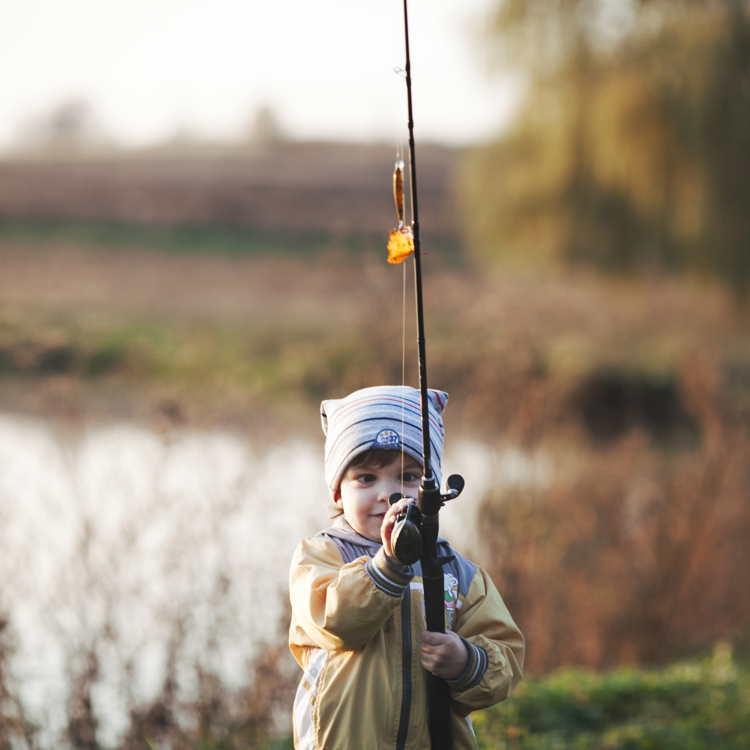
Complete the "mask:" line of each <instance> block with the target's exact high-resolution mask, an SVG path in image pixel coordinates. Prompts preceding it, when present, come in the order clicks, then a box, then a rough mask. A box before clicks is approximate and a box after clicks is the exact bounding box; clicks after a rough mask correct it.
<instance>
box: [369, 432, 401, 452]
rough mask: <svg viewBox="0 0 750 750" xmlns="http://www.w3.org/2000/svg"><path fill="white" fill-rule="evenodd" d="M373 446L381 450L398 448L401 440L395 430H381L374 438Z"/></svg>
mask: <svg viewBox="0 0 750 750" xmlns="http://www.w3.org/2000/svg"><path fill="white" fill-rule="evenodd" d="M375 445H380V446H382V447H383V448H398V447H399V445H401V438H400V437H399V434H398V433H397V432H396V431H395V430H381V431H380V432H379V433H378V436H377V437H376V438H375Z"/></svg>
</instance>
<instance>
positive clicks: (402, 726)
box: [396, 589, 412, 750]
mask: <svg viewBox="0 0 750 750" xmlns="http://www.w3.org/2000/svg"><path fill="white" fill-rule="evenodd" d="M401 684H402V688H403V690H402V693H401V718H400V719H399V724H398V735H397V738H396V750H404V748H405V747H406V735H407V734H408V732H409V714H410V712H411V689H412V684H411V590H410V589H407V590H406V593H405V594H404V598H403V599H402V600H401Z"/></svg>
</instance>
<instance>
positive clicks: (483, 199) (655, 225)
mask: <svg viewBox="0 0 750 750" xmlns="http://www.w3.org/2000/svg"><path fill="white" fill-rule="evenodd" d="M611 5H612V4H611V3H609V4H608V3H605V2H594V3H584V2H582V1H580V0H571V1H570V2H563V3H558V4H555V5H554V6H553V5H551V4H549V3H541V2H536V3H534V2H531V3H520V2H515V1H514V0H507V2H505V3H503V4H502V5H501V9H500V11H499V13H498V16H497V24H496V27H495V29H496V31H497V32H498V33H499V34H500V35H501V37H502V39H503V43H504V44H505V45H506V47H507V49H508V50H516V51H517V58H518V59H520V60H524V61H526V65H527V69H528V70H530V71H531V73H532V77H531V89H530V94H529V98H528V101H527V104H526V107H525V109H524V110H523V112H522V115H521V117H520V119H519V121H518V123H517V124H516V126H515V128H514V129H513V130H512V131H511V132H510V133H508V134H507V135H506V136H505V137H504V138H503V139H501V140H500V141H499V142H497V143H495V144H493V145H490V146H488V147H485V148H483V149H480V150H479V151H478V152H477V153H476V154H475V155H474V157H473V158H472V160H470V162H469V164H468V167H467V173H466V174H467V176H466V190H465V191H464V195H465V197H466V210H467V215H468V216H469V218H470V225H469V228H468V232H469V239H470V242H471V244H472V245H473V246H474V247H475V248H477V249H478V250H479V251H480V252H481V253H483V254H484V255H485V257H491V258H497V257H502V258H504V259H505V260H506V261H507V260H508V259H515V261H516V262H518V261H520V260H521V259H522V262H523V263H524V264H526V265H528V264H529V263H531V264H537V265H540V264H549V263H551V262H566V263H575V264H585V265H590V266H594V267H597V268H600V269H604V270H607V271H611V272H618V273H622V272H628V273H632V272H639V271H643V270H648V271H683V270H688V271H693V272H697V273H701V274H707V275H711V276H714V277H716V278H718V279H720V280H722V281H723V282H725V283H726V284H727V285H729V286H730V287H731V288H732V289H733V290H734V291H735V292H736V293H737V294H738V295H739V296H743V295H745V294H746V293H747V292H748V288H749V287H748V285H749V284H750V215H749V214H748V212H747V211H746V209H745V207H746V206H747V205H748V204H749V202H750V77H749V76H748V73H747V70H748V67H749V65H750V17H749V16H748V14H747V12H746V11H745V10H744V8H742V7H741V6H740V5H738V4H735V3H732V2H723V3H682V2H677V1H676V0H671V1H669V2H668V1H666V0H662V1H660V2H650V3H645V2H633V3H632V4H631V7H630V9H631V14H630V15H629V18H630V20H629V21H628V22H627V23H626V22H623V23H621V24H619V25H617V24H613V23H612V21H611V19H610V21H607V18H608V16H607V13H608V12H610V11H611V10H612V9H611V7H609V6H611ZM608 8H609V10H607V9H608ZM566 30H567V31H566ZM614 30H616V32H617V33H615V31H614ZM542 39H547V43H546V44H545V45H542V47H541V48H542V49H544V50H545V54H542V55H540V56H539V58H541V59H537V57H535V56H532V55H530V54H529V50H530V49H538V48H539V45H540V44H541V40H542ZM534 45H536V46H534ZM522 49H525V50H526V54H525V55H523V54H521V50H522Z"/></svg>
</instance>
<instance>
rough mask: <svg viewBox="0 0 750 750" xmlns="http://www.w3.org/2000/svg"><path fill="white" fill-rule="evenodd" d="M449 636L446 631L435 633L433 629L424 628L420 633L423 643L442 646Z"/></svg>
mask: <svg viewBox="0 0 750 750" xmlns="http://www.w3.org/2000/svg"><path fill="white" fill-rule="evenodd" d="M448 637H449V636H446V634H445V633H433V632H432V631H431V630H423V631H422V632H421V633H420V638H421V639H422V645H427V646H441V645H442V644H443V643H445V641H446V638H448Z"/></svg>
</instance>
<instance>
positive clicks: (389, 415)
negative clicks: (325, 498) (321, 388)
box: [320, 385, 448, 496]
mask: <svg viewBox="0 0 750 750" xmlns="http://www.w3.org/2000/svg"><path fill="white" fill-rule="evenodd" d="M427 394H428V397H429V401H430V403H429V406H428V411H429V418H430V447H431V453H432V468H433V471H434V472H435V478H436V479H437V481H438V483H439V482H440V459H441V457H442V455H443V440H444V437H445V432H444V431H443V419H442V414H443V410H444V409H445V405H446V403H447V402H448V394H447V393H443V392H442V391H433V390H428V391H427ZM421 404H422V399H421V398H420V393H419V391H417V390H415V389H414V388H410V387H409V386H403V385H382V386H376V387H374V388H363V389H362V390H361V391H354V393H351V394H349V395H348V396H347V397H346V398H340V399H330V400H328V401H324V402H323V403H322V404H321V405H320V417H321V421H322V423H323V432H324V433H325V436H326V449H325V471H326V481H327V482H328V486H329V488H330V489H331V492H332V493H333V494H334V496H335V495H336V490H338V487H339V483H340V482H341V477H342V476H343V474H344V472H345V471H346V468H347V467H348V466H349V464H350V463H351V462H352V461H353V460H354V459H355V458H356V457H357V456H358V455H360V453H364V452H365V451H368V450H370V449H371V448H379V449H381V450H397V451H400V450H402V449H403V451H404V452H405V453H408V454H409V455H410V456H412V457H413V458H415V459H416V460H417V461H419V463H420V464H421V463H422V407H421Z"/></svg>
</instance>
